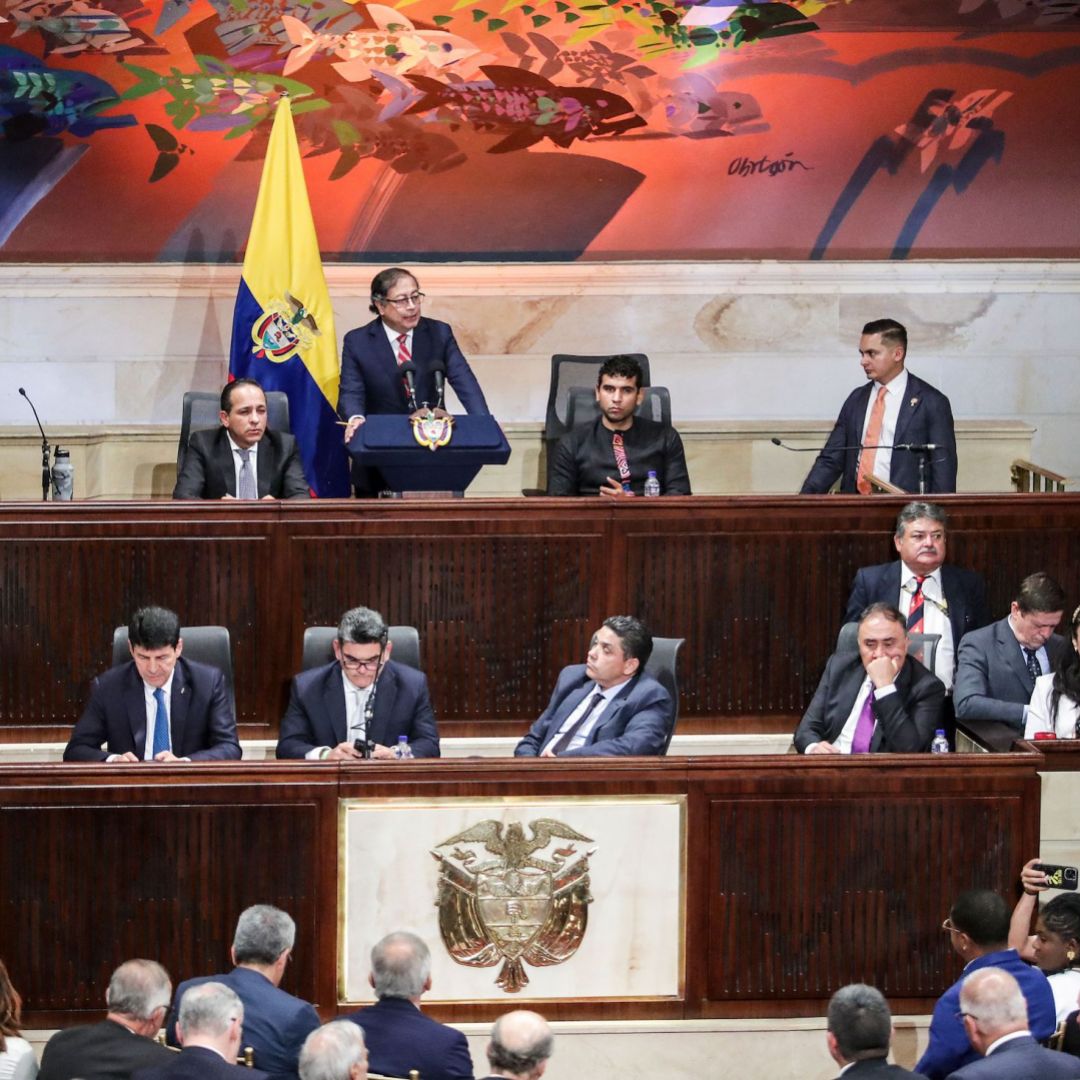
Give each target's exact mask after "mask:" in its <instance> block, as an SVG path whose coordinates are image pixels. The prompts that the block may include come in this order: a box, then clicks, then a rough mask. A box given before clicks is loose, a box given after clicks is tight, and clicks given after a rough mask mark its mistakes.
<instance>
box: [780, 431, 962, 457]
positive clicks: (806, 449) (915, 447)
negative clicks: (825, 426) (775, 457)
mask: <svg viewBox="0 0 1080 1080" xmlns="http://www.w3.org/2000/svg"><path fill="white" fill-rule="evenodd" d="M769 442H771V443H772V444H773V446H779V447H782V448H783V449H784V450H790V451H791V452H792V453H794V454H819V453H821V451H822V450H823V449H824V447H821V446H788V444H787V443H786V442H781V440H780V439H778V438H776V436H775V435H774V436H773V437H772V438H771V439H770V440H769ZM833 449H834V450H839V451H840V452H841V453H847V451H849V450H910V451H912V452H913V453H929V452H930V451H931V450H941V449H942V446H941V445H940V444H939V443H900V442H898V443H876V444H873V443H866V444H865V445H864V444H862V443H856V444H855V445H854V446H834V447H833Z"/></svg>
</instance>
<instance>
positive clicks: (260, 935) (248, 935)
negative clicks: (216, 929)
mask: <svg viewBox="0 0 1080 1080" xmlns="http://www.w3.org/2000/svg"><path fill="white" fill-rule="evenodd" d="M295 942H296V923H294V922H293V920H292V917H291V916H290V915H289V914H288V912H285V911H282V910H281V909H280V908H276V907H272V906H271V905H270V904H255V905H254V906H253V907H249V908H247V909H245V910H244V911H242V912H241V913H240V918H239V919H237V920H236V934H235V935H234V936H233V952H234V953H235V956H236V962H237V963H238V964H273V963H274V962H275V961H276V960H277V958H278V957H279V956H281V954H282V953H283V952H284V951H285V950H286V949H291V948H292V947H293V944H294V943H295Z"/></svg>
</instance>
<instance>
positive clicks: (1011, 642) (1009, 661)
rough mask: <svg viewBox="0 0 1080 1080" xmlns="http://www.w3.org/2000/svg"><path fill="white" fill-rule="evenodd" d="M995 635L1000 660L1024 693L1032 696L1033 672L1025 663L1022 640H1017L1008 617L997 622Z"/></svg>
mask: <svg viewBox="0 0 1080 1080" xmlns="http://www.w3.org/2000/svg"><path fill="white" fill-rule="evenodd" d="M994 637H995V638H996V639H997V640H996V644H997V649H998V660H999V661H1000V663H1002V664H1004V665H1005V668H1006V669H1007V670H1008V671H1009V673H1010V674H1011V675H1012V677H1013V678H1014V679H1015V680H1016V682H1017V684H1018V686H1020V687H1021V688H1022V690H1023V692H1024V694H1025V695H1026V696H1027V697H1030V696H1031V673H1030V672H1029V671H1028V669H1027V667H1026V665H1025V664H1024V660H1023V653H1021V652H1020V642H1018V641H1017V640H1016V635H1015V634H1013V632H1012V629H1011V628H1010V627H1009V623H1008V619H1003V620H1002V621H1001V622H999V623H998V624H997V632H996V633H995V635H994Z"/></svg>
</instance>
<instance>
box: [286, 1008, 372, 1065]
mask: <svg viewBox="0 0 1080 1080" xmlns="http://www.w3.org/2000/svg"><path fill="white" fill-rule="evenodd" d="M355 1065H360V1066H361V1069H360V1075H361V1076H366V1075H367V1049H366V1047H365V1046H364V1032H363V1030H362V1029H361V1027H360V1025H359V1024H354V1023H353V1022H352V1021H351V1020H333V1021H331V1022H330V1023H329V1024H324V1025H323V1026H322V1027H320V1028H316V1029H315V1030H314V1031H313V1032H312V1033H311V1034H310V1035H308V1037H307V1038H306V1039H305V1040H304V1046H303V1049H302V1050H301V1051H300V1080H350V1077H351V1075H352V1071H353V1066H355Z"/></svg>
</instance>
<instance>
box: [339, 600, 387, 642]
mask: <svg viewBox="0 0 1080 1080" xmlns="http://www.w3.org/2000/svg"><path fill="white" fill-rule="evenodd" d="M388 632H389V631H388V630H387V626H386V623H385V621H384V620H383V617H382V616H381V615H380V614H379V613H378V612H377V611H372V610H371V608H366V607H354V608H350V609H349V610H348V611H346V612H345V614H344V615H342V616H341V621H340V622H339V623H338V632H337V636H338V641H340V642H342V643H344V642H347V641H349V642H352V643H353V644H354V645H380V644H382V643H383V642H384V641H385V640H386V636H387V634H388Z"/></svg>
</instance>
